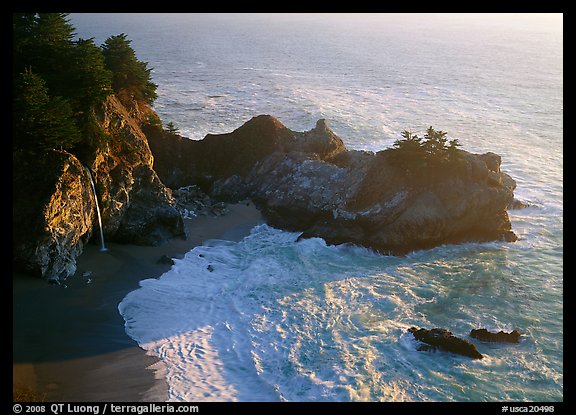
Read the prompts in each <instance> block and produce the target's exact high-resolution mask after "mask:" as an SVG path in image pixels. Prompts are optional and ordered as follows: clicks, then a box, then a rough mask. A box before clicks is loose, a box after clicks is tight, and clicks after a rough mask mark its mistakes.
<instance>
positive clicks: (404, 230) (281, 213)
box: [148, 115, 517, 254]
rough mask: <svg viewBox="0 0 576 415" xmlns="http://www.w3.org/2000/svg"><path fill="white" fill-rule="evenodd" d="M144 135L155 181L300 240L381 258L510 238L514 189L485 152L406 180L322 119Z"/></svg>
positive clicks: (386, 158) (263, 120)
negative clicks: (352, 147)
mask: <svg viewBox="0 0 576 415" xmlns="http://www.w3.org/2000/svg"><path fill="white" fill-rule="evenodd" d="M148 139H149V141H150V147H151V149H152V152H153V154H154V156H155V164H154V165H155V167H156V166H158V167H157V171H158V174H159V176H160V177H161V178H162V180H163V181H164V182H166V183H173V184H176V185H177V187H180V186H184V185H190V184H198V185H199V186H201V187H203V189H204V190H205V191H207V192H208V193H210V195H211V196H213V197H217V198H221V199H234V200H242V199H245V198H251V199H252V200H253V201H254V202H255V203H256V205H257V206H258V207H259V208H260V209H261V211H262V213H263V215H264V216H265V217H266V219H267V220H268V222H269V223H270V224H271V225H272V226H276V227H279V228H283V229H287V230H292V231H301V232H303V236H304V237H314V236H317V237H322V238H324V239H325V240H326V241H327V242H328V243H333V244H339V243H345V242H349V243H354V244H358V245H363V246H366V247H369V248H373V249H375V250H377V251H379V252H383V253H391V254H405V253H407V252H410V251H412V250H416V249H424V248H431V247H434V246H438V245H441V244H446V243H460V242H470V241H479V242H484V241H492V240H505V241H515V240H516V239H517V237H516V235H515V234H514V233H513V232H512V230H511V224H510V220H509V218H508V213H507V210H506V209H507V206H508V205H509V204H510V202H511V201H512V200H513V198H514V193H513V190H514V188H515V186H516V184H515V182H514V180H513V179H512V178H511V177H510V176H508V175H507V174H506V173H504V172H502V171H500V163H501V159H500V156H498V155H496V154H493V153H486V154H482V155H477V154H471V153H468V152H465V151H462V152H461V160H460V167H459V170H458V171H454V172H446V171H444V170H442V169H441V168H433V167H429V168H428V170H426V171H425V174H422V175H421V178H420V179H418V180H416V179H414V178H411V177H410V175H408V174H407V173H406V171H405V170H404V169H403V168H401V167H399V166H398V165H397V164H395V163H394V158H393V156H392V153H391V152H390V151H386V150H385V151H381V152H379V153H376V154H374V153H368V152H362V151H349V150H347V149H346V148H345V146H344V144H343V142H342V140H341V139H340V138H338V137H337V136H336V134H334V133H333V132H332V131H331V130H330V129H329V128H328V126H327V124H326V122H325V121H324V120H319V121H318V122H317V124H316V126H315V127H314V128H313V129H312V130H310V131H307V132H294V131H291V130H289V129H288V128H286V127H285V126H283V125H282V124H281V123H280V122H279V121H278V120H276V119H275V118H273V117H271V116H268V115H261V116H258V117H254V118H253V119H251V120H250V121H248V122H247V123H246V124H244V125H243V126H242V127H240V128H238V129H237V130H235V131H233V132H232V133H228V134H221V135H208V136H206V138H204V139H203V140H201V141H192V140H186V139H183V138H182V137H179V136H173V135H167V134H164V135H158V134H156V135H154V134H149V135H148ZM174 155H178V156H176V157H174ZM175 158H176V159H177V160H176V162H175V166H174V167H172V168H171V167H170V163H172V162H173V160H174V159H175Z"/></svg>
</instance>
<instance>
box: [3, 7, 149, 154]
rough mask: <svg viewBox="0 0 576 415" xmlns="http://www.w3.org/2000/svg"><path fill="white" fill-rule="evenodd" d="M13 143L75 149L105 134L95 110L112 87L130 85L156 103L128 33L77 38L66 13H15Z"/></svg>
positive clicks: (138, 94) (20, 146)
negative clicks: (97, 39)
mask: <svg viewBox="0 0 576 415" xmlns="http://www.w3.org/2000/svg"><path fill="white" fill-rule="evenodd" d="M12 29H13V67H12V73H13V76H12V77H13V91H14V94H13V104H14V105H13V108H14V114H13V126H14V133H13V140H14V141H13V148H14V150H17V149H26V150H31V149H34V143H36V144H37V148H36V149H34V150H35V151H36V152H38V151H41V150H42V149H48V148H64V149H68V150H73V149H74V148H75V146H78V145H81V144H82V143H84V142H87V143H91V142H93V141H94V140H95V139H96V138H95V137H98V136H100V135H101V134H100V133H99V132H98V131H96V130H95V129H94V125H96V123H95V118H94V117H95V111H94V110H95V109H96V108H97V107H98V106H99V105H101V104H102V103H103V102H104V100H105V99H106V97H107V96H108V95H110V94H112V93H113V92H120V91H122V90H128V91H129V93H130V94H131V96H133V97H134V98H135V99H138V100H143V101H145V102H147V103H148V104H152V102H153V101H154V99H155V98H156V85H155V84H154V83H152V81H151V76H150V71H151V70H150V69H148V67H147V63H145V62H141V61H139V60H138V59H137V58H136V54H135V52H134V50H133V49H132V47H131V46H130V41H129V40H128V39H127V37H126V35H125V34H121V35H118V36H111V37H110V38H108V40H106V42H105V43H104V44H103V45H102V46H101V47H99V46H97V45H96V44H95V43H94V40H93V39H77V40H74V38H75V29H74V27H73V26H72V25H71V24H70V22H69V20H68V15H67V14H66V13H14V14H13V18H12Z"/></svg>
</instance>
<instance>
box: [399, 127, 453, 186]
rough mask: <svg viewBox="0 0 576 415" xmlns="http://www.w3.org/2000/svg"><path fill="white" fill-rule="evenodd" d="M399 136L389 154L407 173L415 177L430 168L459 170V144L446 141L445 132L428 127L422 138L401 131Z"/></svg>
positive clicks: (409, 132) (406, 131)
mask: <svg viewBox="0 0 576 415" xmlns="http://www.w3.org/2000/svg"><path fill="white" fill-rule="evenodd" d="M401 135H402V139H399V140H396V141H395V142H394V144H393V146H392V149H390V150H389V152H390V153H391V154H392V158H393V160H394V161H395V162H396V164H397V165H400V166H402V167H404V168H405V169H406V171H407V172H408V173H410V174H412V175H415V176H417V175H424V174H426V173H427V172H430V169H431V168H438V167H440V168H442V169H443V170H444V171H455V170H457V169H458V168H459V160H460V159H461V153H460V150H459V148H458V147H460V143H459V141H458V139H452V140H450V141H448V139H447V137H446V136H447V133H446V132H445V131H441V130H435V129H434V128H433V127H432V126H430V127H428V129H427V130H426V134H425V135H424V136H423V137H418V135H416V134H413V133H412V132H411V131H408V130H404V131H402V133H401ZM447 143H448V145H447ZM436 170H441V169H436Z"/></svg>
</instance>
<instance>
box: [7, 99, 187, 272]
mask: <svg viewBox="0 0 576 415" xmlns="http://www.w3.org/2000/svg"><path fill="white" fill-rule="evenodd" d="M134 111H135V110H134V108H133V111H132V112H134ZM99 122H100V125H101V126H102V129H103V131H104V132H105V133H106V134H107V135H108V136H109V137H110V138H109V141H108V143H107V145H106V147H105V148H100V149H97V150H95V151H93V152H92V153H91V154H84V155H83V156H84V157H85V159H86V160H85V161H84V163H85V166H86V167H89V168H90V170H91V171H92V176H93V179H94V182H95V187H96V193H97V194H98V200H99V205H100V209H101V214H102V222H103V228H104V235H105V240H106V241H107V242H108V241H116V242H122V243H134V244H142V245H157V244H160V243H162V242H164V241H166V240H167V239H170V238H173V237H184V236H185V234H184V223H183V221H182V217H181V216H180V214H179V213H178V211H177V210H176V208H175V206H174V204H175V202H174V199H173V198H172V196H171V194H170V190H169V189H167V188H166V187H165V186H164V184H163V183H162V182H161V181H160V179H159V178H158V176H157V175H156V173H155V172H154V170H153V168H152V164H153V157H152V153H151V152H150V148H149V147H148V143H147V140H146V137H145V136H144V134H143V133H142V131H141V129H140V127H139V124H138V120H137V119H135V118H133V117H132V116H131V115H130V114H129V113H128V112H127V110H126V108H125V107H124V106H123V105H122V104H121V103H120V102H119V101H118V99H117V98H116V97H114V96H110V97H108V98H107V99H106V101H105V103H104V105H103V106H102V108H101V111H100V114H99ZM13 162H14V168H13V172H14V173H13V174H14V193H13V196H14V198H13V214H14V215H13V229H14V232H13V246H14V256H13V258H14V265H15V268H17V269H20V270H23V271H24V272H26V273H29V274H33V275H37V276H40V277H42V278H47V279H55V278H67V277H69V276H71V275H73V274H74V272H75V270H76V258H77V257H78V255H80V254H81V253H82V250H83V247H84V244H86V243H87V242H88V240H89V239H90V238H91V237H92V235H94V234H99V231H98V228H96V229H95V230H94V226H96V227H98V221H97V220H94V219H95V218H96V211H95V208H96V204H95V202H94V197H93V193H92V188H91V184H90V179H89V176H88V173H87V172H86V171H85V168H84V166H83V165H82V164H81V163H80V161H79V160H78V158H77V157H76V156H74V155H72V154H70V153H67V152H64V151H53V152H51V153H49V154H48V155H46V156H45V157H44V156H43V157H40V158H38V159H35V160H31V159H30V157H25V156H24V155H22V154H15V155H14V156H13Z"/></svg>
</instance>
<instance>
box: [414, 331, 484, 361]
mask: <svg viewBox="0 0 576 415" xmlns="http://www.w3.org/2000/svg"><path fill="white" fill-rule="evenodd" d="M408 331H409V332H410V333H412V334H413V335H414V337H415V338H416V339H418V340H420V341H421V342H424V343H426V344H427V345H430V346H432V347H433V348H438V349H440V350H444V351H447V352H452V353H456V354H460V355H462V356H466V357H471V358H473V359H482V358H483V357H484V356H482V354H481V353H480V352H479V351H478V350H477V349H476V346H474V344H472V343H470V342H469V341H467V340H464V339H461V338H458V337H456V336H454V335H453V334H452V333H451V332H449V331H448V330H445V329H441V328H433V329H431V330H428V329H423V328H421V329H418V328H416V327H411V328H409V329H408ZM419 350H421V349H419ZM424 350H429V347H427V346H426V347H425V348H424Z"/></svg>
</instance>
